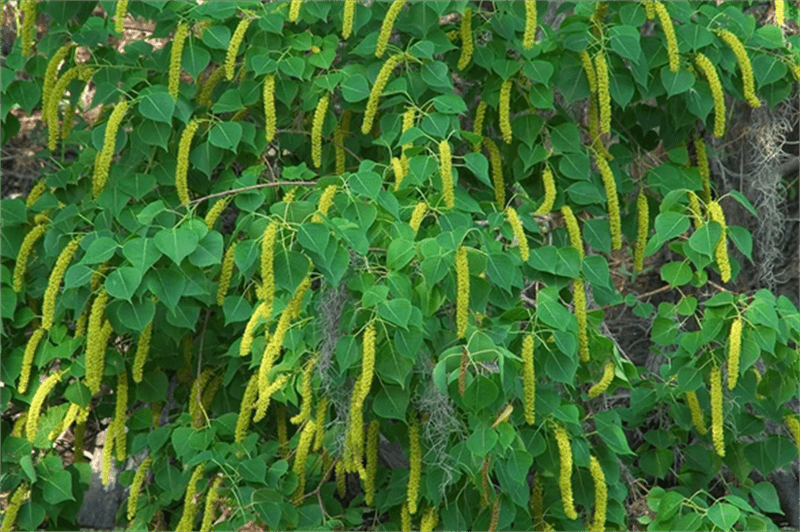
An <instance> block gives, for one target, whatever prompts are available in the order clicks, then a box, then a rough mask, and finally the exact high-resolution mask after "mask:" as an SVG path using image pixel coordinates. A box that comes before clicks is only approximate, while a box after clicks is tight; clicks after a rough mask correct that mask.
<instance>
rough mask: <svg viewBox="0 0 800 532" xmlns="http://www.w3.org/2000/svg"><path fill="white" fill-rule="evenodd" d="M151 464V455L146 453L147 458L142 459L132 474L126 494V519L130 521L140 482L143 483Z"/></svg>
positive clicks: (140, 487) (135, 507) (140, 489)
mask: <svg viewBox="0 0 800 532" xmlns="http://www.w3.org/2000/svg"><path fill="white" fill-rule="evenodd" d="M152 465H153V456H152V455H148V456H147V458H145V459H144V460H142V463H141V464H139V467H138V468H137V469H136V474H135V475H134V476H133V482H132V483H131V491H130V494H129V495H128V521H132V520H133V518H134V517H136V510H137V506H138V503H139V494H140V493H141V491H142V484H143V483H144V480H145V477H146V475H147V470H148V469H150V466H152Z"/></svg>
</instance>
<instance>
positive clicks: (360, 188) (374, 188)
mask: <svg viewBox="0 0 800 532" xmlns="http://www.w3.org/2000/svg"><path fill="white" fill-rule="evenodd" d="M347 184H348V186H349V187H350V188H351V189H352V190H353V192H355V193H357V194H362V195H364V196H366V197H368V198H369V199H371V200H375V199H377V198H378V192H380V190H381V185H382V184H383V179H382V178H381V176H380V174H378V173H376V172H371V171H360V172H358V173H355V174H353V175H351V176H350V179H349V181H348V182H347Z"/></svg>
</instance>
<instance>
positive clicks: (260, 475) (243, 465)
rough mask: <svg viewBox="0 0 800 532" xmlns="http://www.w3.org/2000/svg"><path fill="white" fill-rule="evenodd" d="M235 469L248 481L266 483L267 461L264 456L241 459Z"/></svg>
mask: <svg viewBox="0 0 800 532" xmlns="http://www.w3.org/2000/svg"><path fill="white" fill-rule="evenodd" d="M236 471H237V472H238V473H239V474H240V475H241V476H242V478H243V479H244V480H246V481H248V482H255V483H257V484H265V485H266V483H267V482H266V479H267V463H266V460H265V459H264V457H259V458H253V459H252V460H243V461H242V462H240V463H239V464H238V465H237V467H236Z"/></svg>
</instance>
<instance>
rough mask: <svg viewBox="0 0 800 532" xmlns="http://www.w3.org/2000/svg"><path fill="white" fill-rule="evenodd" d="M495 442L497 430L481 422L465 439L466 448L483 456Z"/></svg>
mask: <svg viewBox="0 0 800 532" xmlns="http://www.w3.org/2000/svg"><path fill="white" fill-rule="evenodd" d="M496 443H497V432H495V431H494V430H493V429H492V428H491V427H489V426H487V425H485V424H481V425H479V426H478V427H477V428H476V429H475V430H474V431H473V432H472V435H471V436H470V437H469V439H467V449H469V451H470V452H471V453H472V454H474V455H475V456H479V457H485V456H486V455H487V454H488V453H489V452H490V451H491V450H492V449H493V448H494V445H495V444H496Z"/></svg>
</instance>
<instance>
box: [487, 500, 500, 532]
mask: <svg viewBox="0 0 800 532" xmlns="http://www.w3.org/2000/svg"><path fill="white" fill-rule="evenodd" d="M501 499H502V498H501V497H499V496H498V497H495V499H494V502H493V503H492V515H491V517H490V518H489V532H497V525H498V524H499V522H500V504H501Z"/></svg>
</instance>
